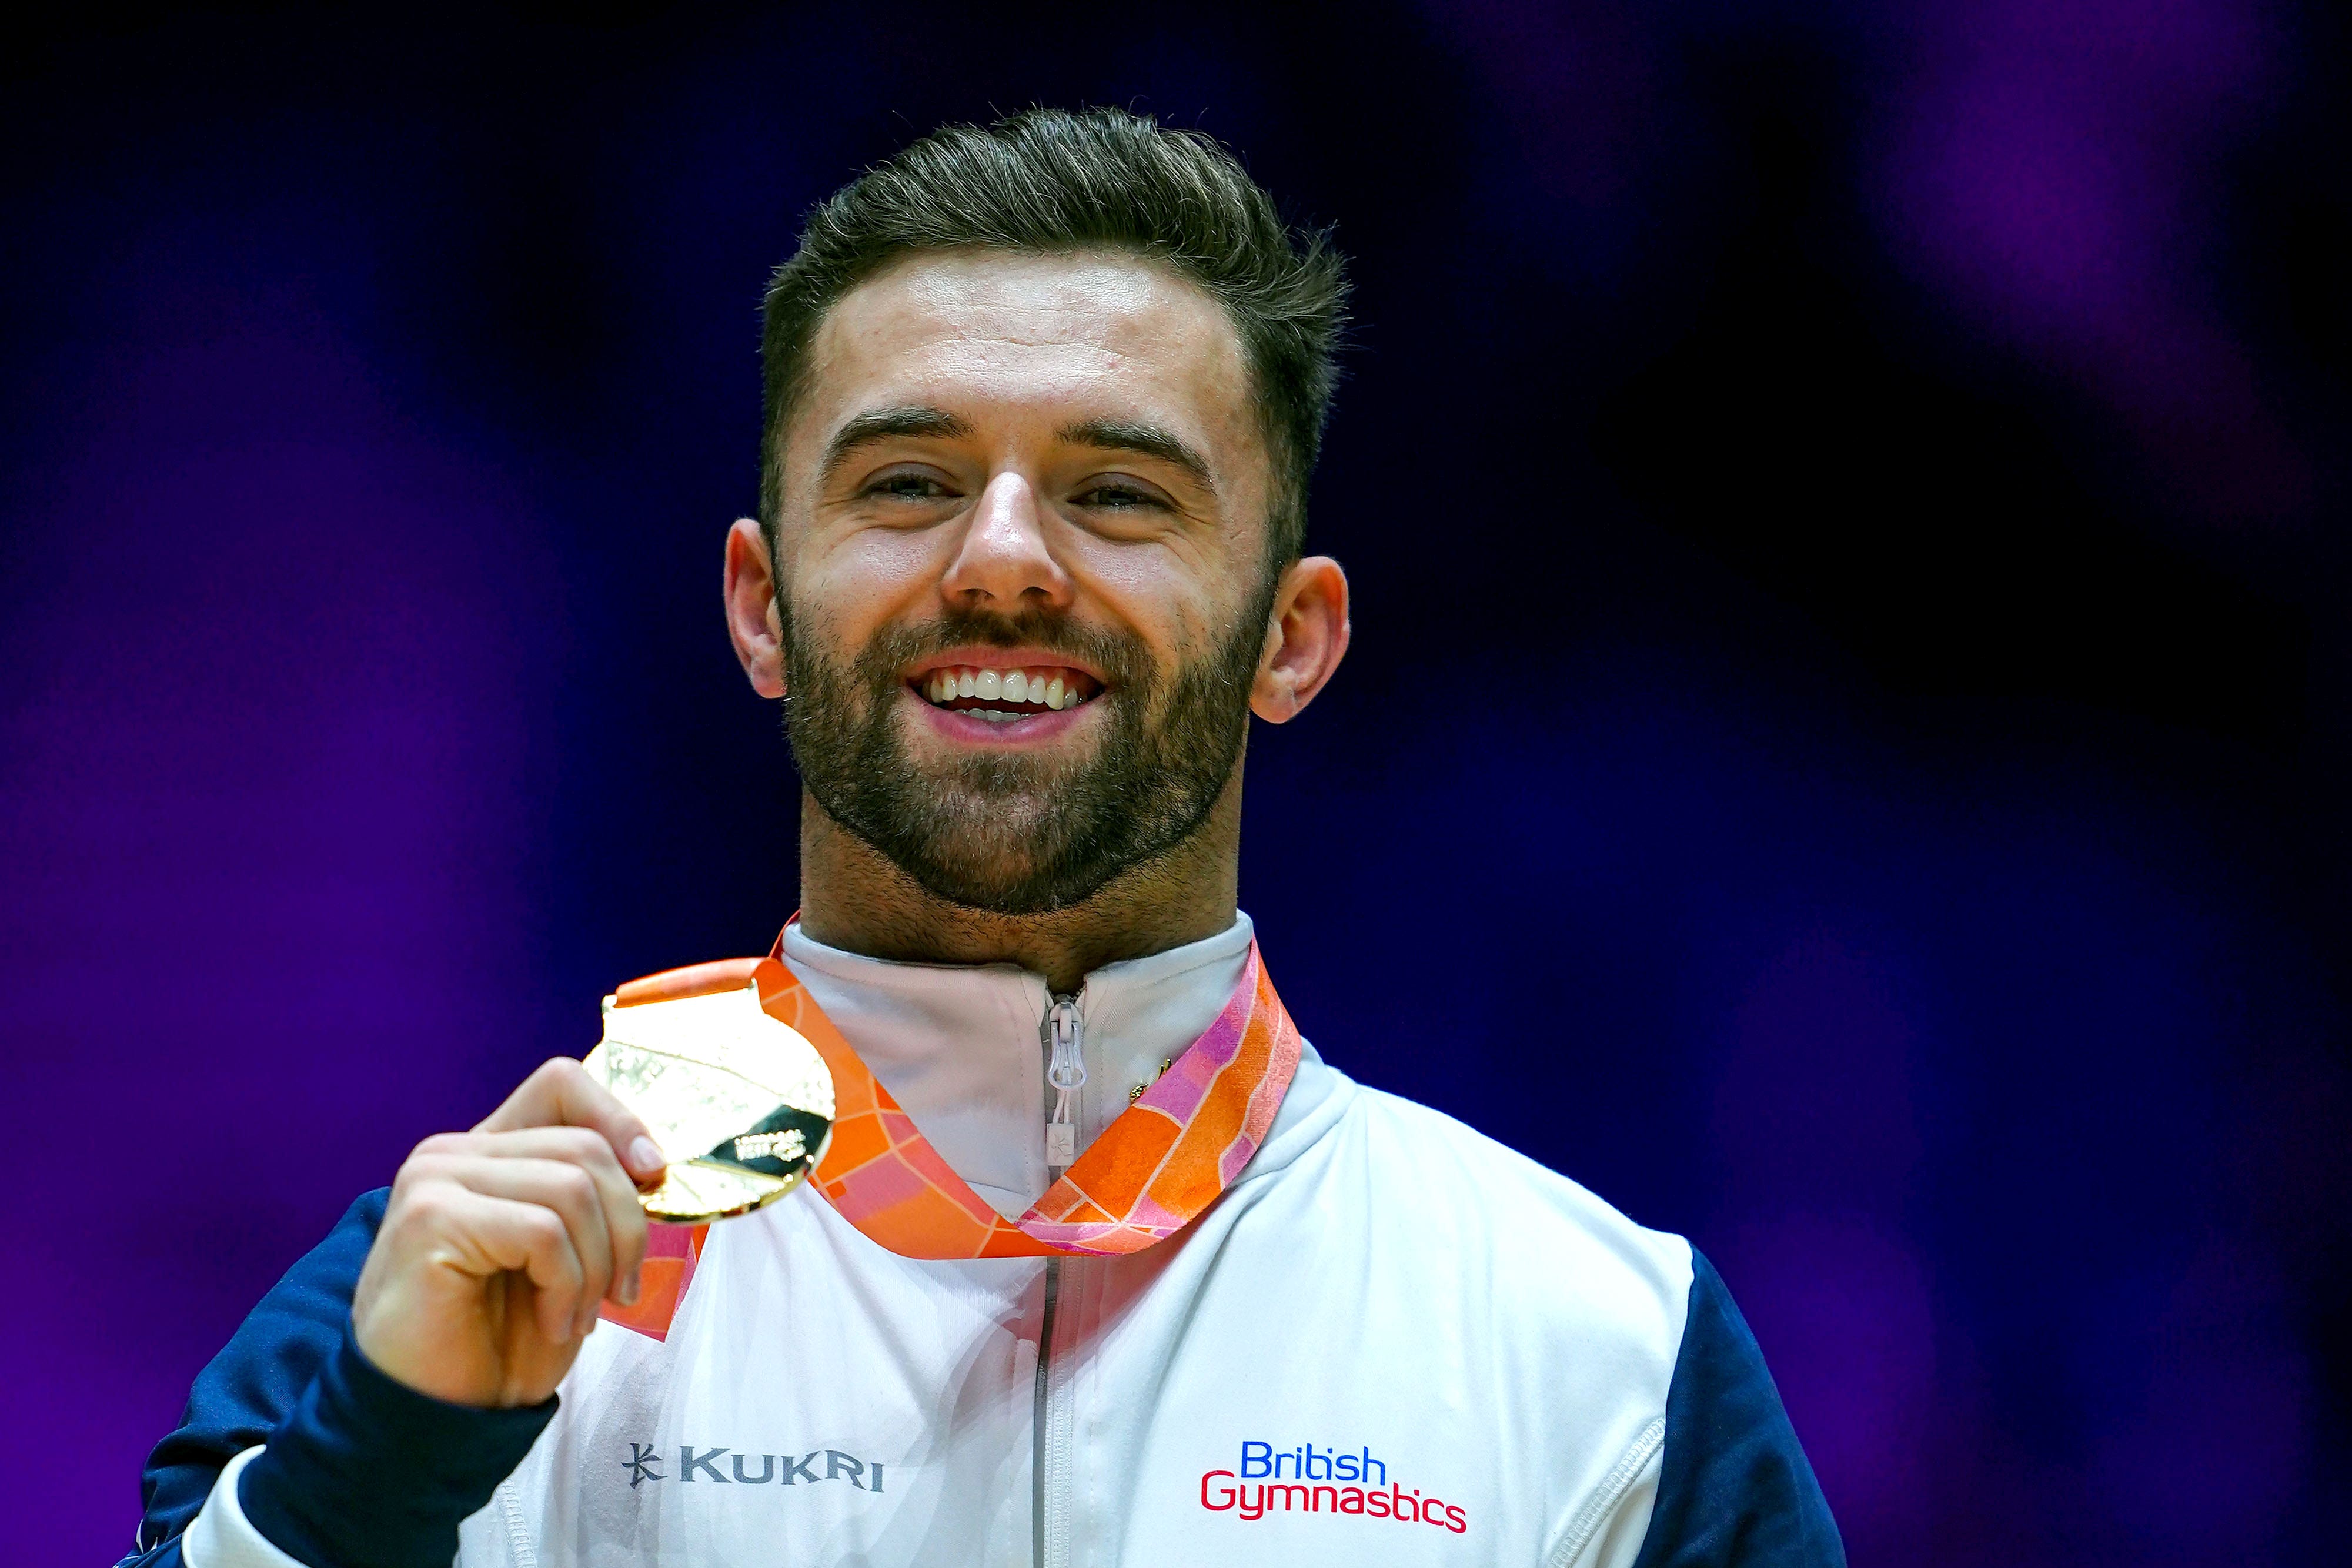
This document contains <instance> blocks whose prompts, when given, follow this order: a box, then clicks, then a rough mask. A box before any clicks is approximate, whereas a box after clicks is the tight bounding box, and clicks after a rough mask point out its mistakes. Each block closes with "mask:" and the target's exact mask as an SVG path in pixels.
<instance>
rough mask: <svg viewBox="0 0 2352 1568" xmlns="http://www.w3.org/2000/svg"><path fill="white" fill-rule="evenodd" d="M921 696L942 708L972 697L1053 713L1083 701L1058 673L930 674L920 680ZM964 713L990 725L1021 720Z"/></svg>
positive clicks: (974, 671)
mask: <svg viewBox="0 0 2352 1568" xmlns="http://www.w3.org/2000/svg"><path fill="white" fill-rule="evenodd" d="M923 695H925V696H927V697H929V699H930V700H931V701H932V702H934V703H939V704H941V705H945V704H948V703H951V702H954V701H955V700H956V699H957V698H958V697H971V698H973V699H975V700H977V701H980V702H1002V703H1019V704H1023V705H1034V706H1037V707H1042V708H1046V709H1050V710H1051V711H1053V712H1055V713H1059V712H1061V711H1062V710H1063V709H1065V708H1074V707H1076V706H1078V705H1079V704H1080V703H1081V702H1084V701H1085V700H1086V699H1085V698H1084V697H1083V696H1081V695H1079V690H1078V685H1077V682H1076V680H1075V679H1072V678H1070V677H1069V676H1067V675H1066V674H1064V673H1063V672H1062V671H1060V670H1051V671H1048V670H982V669H976V668H971V667H966V668H963V669H957V670H933V671H932V672H931V673H930V674H929V675H927V676H925V677H924V679H923ZM966 711H969V712H974V713H979V714H980V716H982V718H986V719H989V720H991V721H992V722H993V721H998V720H1003V719H1013V718H1018V717H1020V715H1019V714H1003V713H988V712H984V711H982V710H980V709H969V710H966Z"/></svg>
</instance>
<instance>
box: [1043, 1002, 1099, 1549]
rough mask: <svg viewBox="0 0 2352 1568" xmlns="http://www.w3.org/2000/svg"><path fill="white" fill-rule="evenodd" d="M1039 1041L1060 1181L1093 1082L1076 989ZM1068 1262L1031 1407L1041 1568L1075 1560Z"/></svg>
mask: <svg viewBox="0 0 2352 1568" xmlns="http://www.w3.org/2000/svg"><path fill="white" fill-rule="evenodd" d="M1037 1040H1038V1043H1039V1044H1040V1045H1042V1046H1043V1047H1044V1048H1045V1083H1046V1086H1047V1087H1048V1088H1050V1089H1052V1090H1053V1091H1054V1103H1053V1104H1052V1105H1051V1106H1050V1107H1048V1109H1047V1111H1046V1116H1045V1168H1046V1171H1047V1174H1048V1176H1050V1177H1051V1178H1052V1179H1053V1180H1055V1181H1059V1180H1060V1179H1061V1177H1062V1173H1063V1172H1064V1171H1066V1170H1067V1169H1069V1167H1070V1166H1072V1165H1074V1164H1076V1161H1077V1105H1076V1095H1077V1092H1078V1091H1079V1090H1080V1089H1081V1088H1083V1087H1084V1086H1085V1084H1086V1082H1087V1061H1086V1057H1085V1055H1084V1054H1083V1053H1082V1051H1081V1048H1082V1046H1083V1045H1084V1043H1085V1034H1084V1024H1083V1023H1082V1021H1081V1020H1080V1019H1079V1017H1078V993H1077V992H1076V991H1068V992H1065V993H1063V994H1062V995H1059V996H1055V997H1053V998H1051V999H1050V1000H1049V1002H1048V1003H1047V1005H1046V1008H1045V1017H1044V1018H1042V1019H1039V1020H1038V1021H1037ZM1062 1264H1063V1260H1062V1259H1060V1258H1058V1257H1049V1258H1047V1259H1046V1260H1045V1311H1044V1312H1043V1313H1042V1314H1041V1316H1040V1318H1039V1321H1038V1325H1037V1387H1036V1391H1035V1394H1034V1407H1033V1408H1032V1410H1031V1412H1030V1431H1031V1433H1032V1435H1033V1436H1032V1444H1033V1447H1032V1449H1031V1453H1030V1459H1029V1475H1030V1481H1031V1488H1032V1496H1031V1498H1030V1507H1029V1533H1030V1544H1031V1546H1032V1548H1033V1550H1034V1562H1035V1568H1063V1565H1064V1564H1066V1563H1067V1562H1068V1561H1069V1552H1068V1550H1067V1542H1066V1540H1065V1539H1064V1538H1065V1537H1066V1535H1067V1533H1068V1530H1069V1526H1068V1521H1066V1519H1064V1518H1063V1517H1062V1508H1063V1502H1064V1500H1065V1499H1066V1496H1067V1495H1068V1491H1069V1488H1068V1485H1067V1473H1068V1470H1069V1466H1070V1439H1069V1433H1068V1431H1067V1430H1066V1425H1067V1423H1066V1421H1065V1420H1064V1419H1063V1416H1064V1412H1063V1410H1062V1406H1063V1405H1064V1404H1065V1403H1066V1400H1065V1399H1064V1398H1063V1397H1062V1396H1064V1395H1066V1393H1067V1390H1066V1388H1056V1387H1055V1384H1054V1325H1055V1322H1056V1321H1057V1320H1058V1319H1059V1317H1060V1316H1061V1299H1062Z"/></svg>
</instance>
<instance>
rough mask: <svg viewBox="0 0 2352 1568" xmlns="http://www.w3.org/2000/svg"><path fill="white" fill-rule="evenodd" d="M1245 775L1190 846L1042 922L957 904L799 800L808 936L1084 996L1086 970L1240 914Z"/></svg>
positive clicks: (1201, 934) (1160, 948)
mask: <svg viewBox="0 0 2352 1568" xmlns="http://www.w3.org/2000/svg"><path fill="white" fill-rule="evenodd" d="M1241 818H1242V770H1241V768H1240V767H1239V766H1238V765H1236V766H1235V767H1234V774H1233V777H1232V778H1231V779H1227V780H1226V781H1225V787H1224V789H1223V790H1222V791H1220V792H1219V794H1218V796H1217V801H1216V804H1215V805H1214V806H1213V807H1212V808H1211V809H1210V811H1209V815H1208V817H1207V818H1206V819H1205V820H1203V821H1202V823H1201V825H1200V827H1199V828H1198V829H1197V830H1195V831H1194V832H1193V833H1192V836H1191V837H1190V838H1188V839H1186V840H1185V841H1183V842H1182V843H1181V844H1178V845H1177V846H1176V847H1175V848H1174V849H1172V850H1171V851H1169V852H1167V853H1166V854H1164V855H1161V856H1160V857H1159V858H1158V859H1156V860H1152V861H1149V862H1144V863H1143V864H1140V865H1136V866H1130V867H1129V868H1128V869H1127V870H1126V871H1123V872H1121V873H1119V874H1118V876H1116V877H1114V878H1112V879H1111V881H1110V882H1108V883H1106V884H1105V885H1104V886H1103V887H1102V888H1100V889H1099V890H1098V891H1097V892H1096V893H1095V894H1093V895H1092V896H1090V897H1088V898H1087V899H1086V900H1084V901H1083V902H1081V903H1078V904H1071V905H1069V906H1068V907H1066V908H1063V909H1055V910H1050V911H1047V912H1046V913H1045V914H1042V915H995V914H991V913H990V912H988V911H986V910H981V909H968V908H966V907H964V906H963V905H961V904H952V903H950V902H949V901H948V900H946V899H944V898H941V897H940V895H939V894H935V893H933V892H931V891H930V890H929V888H927V887H925V886H923V885H922V884H921V883H919V882H917V881H916V880H915V879H914V878H913V877H910V876H908V874H907V873H905V872H904V871H902V870H900V869H899V867H898V864H897V863H896V862H892V861H890V860H889V859H887V857H885V856H884V855H883V854H882V853H881V852H879V851H877V850H876V849H875V848H874V846H873V845H871V844H869V843H867V842H866V841H865V840H863V839H860V838H859V837H857V835H856V834H855V833H852V832H850V831H848V830H847V829H845V828H844V827H843V826H842V825H841V824H840V823H839V822H836V821H834V820H833V818H832V817H831V816H829V815H827V814H826V812H825V810H824V807H822V806H820V805H818V804H817V803H816V801H815V800H814V798H812V797H811V796H809V795H808V794H807V793H806V792H805V791H803V794H802V796H801V929H802V930H803V931H805V932H807V933H808V934H809V936H813V937H814V938H815V939H816V940H817V941H819V942H822V943H824V944H825V945H826V946H830V947H838V948H841V949H842V950H843V951H845V952H850V953H862V954H865V955H866V956H868V957H872V958H887V959H893V960H897V961H898V962H902V963H924V964H1017V965H1019V966H1020V967H1023V968H1024V969H1028V970H1032V971H1034V972H1035V973H1037V974H1041V975H1043V976H1045V983H1046V984H1047V985H1048V986H1049V987H1050V988H1053V989H1054V990H1055V991H1057V992H1061V991H1075V990H1076V989H1077V988H1078V987H1079V985H1080V984H1081V983H1083V982H1084V980H1085V978H1086V976H1087V972H1088V971H1089V970H1093V969H1099V968H1101V967H1103V966H1104V965H1106V964H1116V963H1118V962H1119V961H1120V960H1121V959H1125V958H1141V957H1146V956H1150V955H1151V954H1153V953H1162V952H1165V951H1167V950H1168V949H1169V948H1171V947H1181V946H1184V945H1185V944H1186V943H1188V942H1198V941H1201V940H1202V939H1203V938H1206V937H1210V936H1215V935H1216V934H1217V933H1219V932H1220V931H1223V930H1224V929H1226V928H1227V927H1228V926H1230V925H1233V923H1234V914H1235V911H1236V910H1237V909H1238V907H1239V902H1238V894H1239V888H1238V882H1239V865H1240V855H1241Z"/></svg>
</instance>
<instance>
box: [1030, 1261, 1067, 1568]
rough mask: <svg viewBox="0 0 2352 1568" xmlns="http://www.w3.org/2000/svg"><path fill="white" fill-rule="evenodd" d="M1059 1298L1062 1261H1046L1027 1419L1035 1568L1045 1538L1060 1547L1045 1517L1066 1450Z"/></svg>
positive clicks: (1041, 1561)
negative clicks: (1057, 1407)
mask: <svg viewBox="0 0 2352 1568" xmlns="http://www.w3.org/2000/svg"><path fill="white" fill-rule="evenodd" d="M1061 1294H1062V1260H1060V1259H1059V1258H1048V1259H1046V1260H1045V1317H1044V1320H1043V1322H1040V1323H1039V1324H1038V1327H1037V1392H1036V1399H1035V1406H1034V1408H1033V1409H1032V1410H1031V1412H1030V1417H1029V1419H1030V1431H1031V1433H1032V1434H1033V1436H1032V1438H1031V1442H1032V1450H1031V1453H1030V1458H1029V1477H1030V1490H1031V1493H1032V1495H1031V1497H1030V1500H1029V1536H1030V1544H1031V1546H1032V1547H1033V1548H1034V1553H1035V1555H1034V1563H1035V1568H1045V1542H1046V1539H1047V1537H1048V1536H1049V1535H1051V1536H1053V1537H1055V1544H1056V1545H1058V1544H1059V1543H1060V1542H1059V1536H1060V1534H1061V1531H1059V1530H1058V1529H1055V1530H1051V1531H1049V1530H1048V1529H1047V1527H1046V1522H1045V1514H1046V1510H1047V1504H1048V1501H1049V1500H1052V1501H1054V1502H1058V1501H1059V1500H1060V1496H1059V1494H1060V1491H1061V1490H1062V1489H1061V1488H1060V1487H1059V1486H1057V1485H1055V1482H1058V1481H1059V1480H1060V1479H1061V1476H1060V1473H1059V1472H1060V1471H1061V1469H1062V1465H1063V1461H1064V1460H1065V1459H1066V1458H1067V1457H1068V1446H1067V1445H1066V1443H1064V1442H1062V1441H1061V1440H1060V1438H1061V1434H1060V1433H1059V1432H1058V1431H1056V1430H1055V1425H1056V1423H1055V1420H1054V1403H1055V1401H1054V1319H1055V1316H1056V1315H1057V1313H1056V1311H1055V1309H1056V1308H1057V1307H1058V1306H1059V1304H1060V1299H1061ZM1054 1522H1055V1525H1059V1524H1060V1523H1061V1521H1060V1520H1058V1519H1056V1520H1055V1521H1054ZM1054 1555H1055V1558H1057V1559H1061V1558H1066V1555H1067V1554H1066V1553H1065V1552H1055V1554H1054Z"/></svg>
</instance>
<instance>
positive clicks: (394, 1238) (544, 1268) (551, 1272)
mask: <svg viewBox="0 0 2352 1568" xmlns="http://www.w3.org/2000/svg"><path fill="white" fill-rule="evenodd" d="M662 1165H663V1156H662V1153H661V1150H660V1149H659V1147H657V1146H656V1145H655V1143H654V1141H653V1138H652V1137H651V1135H650V1134H647V1133H646V1126H645V1124H644V1123H642V1122H640V1121H638V1120H637V1118H636V1117H635V1115H633V1114H631V1113H630V1112H629V1111H628V1110H627V1108H625V1106H623V1105H622V1103H620V1102H619V1101H618V1100H615V1099H614V1098H613V1096H612V1095H611V1094H610V1093H608V1092H606V1091H605V1090H604V1086H603V1085H601V1084H599V1083H597V1082H595V1081H594V1080H593V1079H591V1078H590V1077H589V1076H588V1074H587V1073H586V1071H583V1069H582V1068H581V1065H580V1063H578V1062H576V1061H571V1060H570V1059H568V1058H562V1057H559V1058H558V1059H556V1060H555V1061H550V1062H548V1063H547V1064H546V1065H544V1066H542V1067H541V1068H540V1069H539V1071H536V1072H534V1073H532V1074H531V1075H530V1077H529V1078H527V1079H525V1080H524V1081H523V1083H522V1087H520V1089H517V1090H516V1091H515V1092H513V1093H512V1094H511V1095H509V1096H508V1098H507V1102H506V1103H505V1104H503V1105H501V1106H499V1108H498V1109H497V1110H496V1111H494V1112H492V1113H490V1115H489V1117H488V1120H486V1121H484V1122H483V1123H482V1124H480V1125H479V1126H478V1127H476V1128H475V1129H474V1130H473V1131H472V1132H470V1133H444V1134H440V1135H438V1136H436V1137H431V1138H427V1139H425V1141H424V1142H423V1143H421V1144H419V1145H416V1150H415V1153H414V1154H412V1155H409V1156H408V1160H407V1163H405V1164H404V1165H403V1166H401V1167H400V1174H399V1176H396V1177H394V1180H393V1184H392V1202H391V1205H390V1207H387V1208H386V1209H385V1210H384V1216H383V1227H382V1228H380V1229H379V1230H377V1232H376V1238H375V1246H374V1247H373V1249H371V1250H370V1251H369V1253H368V1258H367V1264H366V1266H365V1267H364V1268H362V1270H360V1281H359V1288H358V1291H357V1293H356V1294H355V1295H354V1297H353V1299H352V1331H353V1333H354V1335H355V1337H356V1338H357V1341H358V1343H359V1348H360V1350H361V1351H362V1353H363V1354H365V1355H366V1356H367V1358H368V1360H370V1361H371V1362H373V1363H374V1364H375V1365H376V1366H377V1367H378V1368H379V1369H381V1370H382V1371H383V1372H384V1373H385V1374H387V1375H390V1376H392V1377H394V1378H396V1379H397V1380H399V1381H400V1382H402V1383H404V1384H406V1385H408V1386H409V1387H411V1388H414V1389H415V1390H417V1391H418V1392H419V1393H422V1394H429V1395H431V1396H434V1397H435V1398H436V1399H446V1400H447V1401H449V1402H450V1403H451V1404H455V1405H475V1406H484V1407H493V1406H522V1405H536V1404H539V1403H540V1402H541V1400H543V1399H545V1398H546V1397H547V1396H549V1395H551V1394H552V1393H554V1392H555V1385H557V1384H558V1383H560V1382H562V1378H563V1375H564V1373H565V1372H566V1371H568V1370H570V1368H571V1365H572V1358H573V1357H575V1356H576V1355H578V1354H580V1345H581V1342H582V1341H583V1340H584V1339H586V1337H587V1335H588V1331H589V1330H590V1329H592V1328H593V1327H595V1325H596V1304H597V1302H598V1301H602V1300H603V1299H604V1298H605V1297H606V1296H608V1295H609V1296H610V1297H611V1298H612V1299H613V1300H614V1301H617V1302H619V1303H621V1304H622V1305H624V1306H626V1305H628V1304H630V1303H631V1302H634V1301H635V1300H636V1299H637V1265H638V1264H639V1263H640V1262H641V1261H643V1260H644V1258H645V1255H646V1215H645V1210H644V1209H643V1208H641V1207H638V1205H637V1193H636V1180H651V1179H652V1178H654V1177H656V1176H659V1175H660V1173H661V1170H662ZM632 1176H634V1177H635V1180H633V1179H632Z"/></svg>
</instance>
